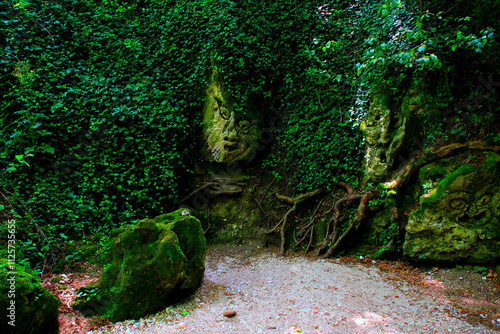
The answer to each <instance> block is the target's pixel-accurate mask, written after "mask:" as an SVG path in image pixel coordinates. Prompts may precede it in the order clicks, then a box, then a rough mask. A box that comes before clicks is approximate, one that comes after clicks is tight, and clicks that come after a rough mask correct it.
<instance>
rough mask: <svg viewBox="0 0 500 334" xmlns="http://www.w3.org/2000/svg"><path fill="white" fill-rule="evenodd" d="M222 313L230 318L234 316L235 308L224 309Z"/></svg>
mask: <svg viewBox="0 0 500 334" xmlns="http://www.w3.org/2000/svg"><path fill="white" fill-rule="evenodd" d="M223 314H224V316H225V317H228V318H231V317H234V316H235V315H236V311H235V310H226V311H224V313H223Z"/></svg>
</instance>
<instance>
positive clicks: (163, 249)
mask: <svg viewBox="0 0 500 334" xmlns="http://www.w3.org/2000/svg"><path fill="white" fill-rule="evenodd" d="M109 247H110V248H111V253H112V261H111V263H109V264H108V265H106V267H105V270H104V273H103V275H102V277H101V278H100V280H99V283H98V284H97V285H92V286H87V287H85V288H83V289H80V290H79V291H78V293H77V296H78V297H77V298H76V300H75V302H74V303H73V305H72V306H73V307H74V308H75V309H77V310H80V311H81V312H82V314H84V315H86V316H92V315H97V314H99V315H102V316H105V317H108V318H109V319H110V320H111V321H113V322H116V321H121V320H125V319H139V318H141V317H143V316H145V315H147V314H153V313H156V312H158V311H160V310H163V309H164V308H166V307H167V306H169V305H171V304H173V303H175V302H177V301H178V300H180V299H181V298H183V297H186V296H188V295H189V294H191V293H192V292H194V291H195V290H196V289H197V288H198V287H199V286H200V284H201V281H202V280H203V275H204V272H205V255H206V240H205V236H204V235H203V230H202V228H201V224H200V221H199V220H198V219H196V218H195V217H193V216H192V215H191V214H190V213H189V211H188V210H186V209H179V210H177V211H175V212H172V213H169V214H164V215H161V216H158V217H156V218H154V219H143V220H141V221H139V222H138V223H137V224H136V225H135V226H131V227H124V228H119V229H115V230H113V231H112V232H111V235H110V239H109Z"/></svg>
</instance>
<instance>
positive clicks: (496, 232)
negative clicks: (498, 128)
mask: <svg viewBox="0 0 500 334" xmlns="http://www.w3.org/2000/svg"><path fill="white" fill-rule="evenodd" d="M486 154H487V161H486V163H485V164H483V165H481V166H475V165H472V164H465V165H463V164H460V163H455V164H454V165H453V164H452V162H451V161H452V160H451V159H450V160H448V161H441V162H437V163H434V164H431V165H429V166H427V167H425V168H424V169H423V170H422V171H421V175H422V174H423V175H425V176H426V177H424V179H425V178H427V177H428V178H429V180H427V181H426V182H425V185H426V186H427V188H426V190H427V192H426V193H425V194H424V195H423V196H421V198H420V202H421V205H420V207H419V208H418V209H417V210H415V211H413V212H412V213H411V214H410V217H409V221H408V225H407V227H406V240H405V244H404V247H403V251H404V255H405V257H406V258H408V259H410V260H413V261H415V262H465V263H494V262H496V261H498V260H499V259H500V156H499V155H497V154H494V153H486ZM446 171H449V173H448V174H444V175H443V177H442V179H441V180H439V179H438V178H437V177H436V175H439V174H441V173H444V172H446ZM433 177H434V179H433ZM422 181H424V180H423V179H422V178H421V182H422Z"/></svg>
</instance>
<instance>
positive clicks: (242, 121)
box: [238, 119, 252, 130]
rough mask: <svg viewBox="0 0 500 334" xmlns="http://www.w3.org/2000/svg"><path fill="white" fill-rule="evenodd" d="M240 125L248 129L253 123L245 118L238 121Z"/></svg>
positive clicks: (243, 128)
mask: <svg viewBox="0 0 500 334" xmlns="http://www.w3.org/2000/svg"><path fill="white" fill-rule="evenodd" d="M238 126H239V127H240V128H241V129H242V130H248V129H250V127H251V126H252V123H250V122H249V121H247V120H246V119H243V120H241V121H239V122H238Z"/></svg>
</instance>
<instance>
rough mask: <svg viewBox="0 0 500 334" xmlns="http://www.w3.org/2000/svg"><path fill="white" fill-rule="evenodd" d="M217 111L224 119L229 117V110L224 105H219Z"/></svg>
mask: <svg viewBox="0 0 500 334" xmlns="http://www.w3.org/2000/svg"><path fill="white" fill-rule="evenodd" d="M219 113H220V116H221V117H222V118H224V119H225V120H228V119H229V116H230V115H229V111H228V110H227V109H226V108H224V107H220V108H219Z"/></svg>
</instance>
